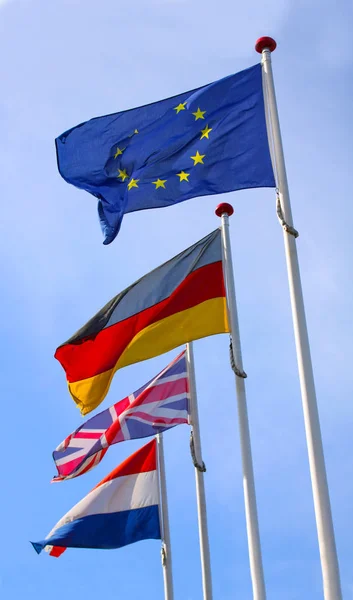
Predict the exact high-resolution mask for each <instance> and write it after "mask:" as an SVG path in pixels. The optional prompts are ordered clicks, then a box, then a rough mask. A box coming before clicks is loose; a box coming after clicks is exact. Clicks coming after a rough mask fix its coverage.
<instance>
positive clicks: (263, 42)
mask: <svg viewBox="0 0 353 600" xmlns="http://www.w3.org/2000/svg"><path fill="white" fill-rule="evenodd" d="M276 47H277V44H276V42H275V40H274V39H273V38H271V37H268V36H267V35H265V36H263V37H260V38H259V39H258V40H256V44H255V50H256V52H258V53H259V54H262V51H263V50H265V48H268V49H269V51H270V52H273V51H274V50H276Z"/></svg>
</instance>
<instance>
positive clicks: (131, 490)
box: [32, 440, 161, 557]
mask: <svg viewBox="0 0 353 600" xmlns="http://www.w3.org/2000/svg"><path fill="white" fill-rule="evenodd" d="M160 538H161V532H160V523H159V487H158V473H157V460H156V440H152V441H151V442H149V443H148V444H146V446H143V448H141V449H140V450H138V451H137V452H135V453H134V454H132V455H131V456H129V458H127V459H126V460H125V461H124V462H123V463H122V464H121V465H119V466H118V467H116V469H114V471H112V472H111V473H110V474H109V475H108V476H107V477H105V478H104V479H103V480H102V481H101V482H100V483H99V484H98V485H97V486H96V487H95V488H94V489H93V490H92V491H91V492H90V493H89V494H88V495H87V496H86V497H85V498H83V500H81V502H79V503H78V504H76V506H74V507H73V508H72V509H71V510H69V512H68V513H67V514H66V515H65V516H64V517H63V518H62V519H60V521H59V522H58V523H57V524H56V525H55V527H54V528H53V529H52V530H51V532H50V533H49V535H48V536H47V537H46V538H45V539H44V540H42V541H40V542H32V544H33V547H34V549H35V550H36V551H37V552H38V554H39V553H40V552H41V551H42V550H43V548H45V549H46V550H47V551H48V552H49V554H51V556H56V557H58V556H60V555H61V554H62V553H63V552H64V551H65V550H66V548H102V549H112V548H121V547H122V546H127V545H128V544H133V543H134V542H138V541H140V540H146V539H160Z"/></svg>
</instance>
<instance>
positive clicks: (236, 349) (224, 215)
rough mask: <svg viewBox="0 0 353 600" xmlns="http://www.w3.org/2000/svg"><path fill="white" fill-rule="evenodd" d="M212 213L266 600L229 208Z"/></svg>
mask: <svg viewBox="0 0 353 600" xmlns="http://www.w3.org/2000/svg"><path fill="white" fill-rule="evenodd" d="M215 212H216V215H217V216H218V217H221V220H222V242H223V269H224V274H225V281H226V287H227V305H228V315H229V324H230V332H231V339H232V355H233V356H232V358H233V359H234V363H235V365H234V367H233V370H234V372H235V386H236V393H237V404H238V419H239V432H240V446H241V456H242V464H243V488H244V503H245V516H246V528H247V534H248V547H249V559H250V572H251V581H252V589H253V600H266V589H265V580H264V573H263V566H262V555H261V543H260V533H259V523H258V516H257V506H256V494H255V481H254V469H253V462H252V454H251V442H250V430H249V420H248V410H247V405H246V391H245V377H246V374H245V373H244V371H243V361H242V354H241V345H240V332H239V322H238V311H237V303H236V295H235V285H234V273H233V261H232V252H231V246H230V237H229V217H230V216H231V215H232V214H233V212H234V211H233V207H232V206H231V205H230V204H227V203H226V202H223V203H222V204H219V205H218V206H217V208H216V211H215Z"/></svg>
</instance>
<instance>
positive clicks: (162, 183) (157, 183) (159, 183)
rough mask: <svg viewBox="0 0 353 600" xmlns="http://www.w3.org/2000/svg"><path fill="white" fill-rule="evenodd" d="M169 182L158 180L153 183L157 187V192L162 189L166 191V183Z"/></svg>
mask: <svg viewBox="0 0 353 600" xmlns="http://www.w3.org/2000/svg"><path fill="white" fill-rule="evenodd" d="M166 181H167V180H166V179H157V181H152V183H153V184H154V185H155V186H156V190H158V188H160V187H162V188H164V189H165V185H164V184H165V182H166Z"/></svg>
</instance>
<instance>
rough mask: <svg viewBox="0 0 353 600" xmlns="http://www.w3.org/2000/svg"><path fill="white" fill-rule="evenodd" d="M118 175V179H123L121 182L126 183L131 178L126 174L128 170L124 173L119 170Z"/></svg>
mask: <svg viewBox="0 0 353 600" xmlns="http://www.w3.org/2000/svg"><path fill="white" fill-rule="evenodd" d="M118 173H119V174H118V175H117V177H120V178H121V181H125V179H127V178H128V177H129V175H128V174H127V172H126V169H124V170H123V171H122V170H121V169H118Z"/></svg>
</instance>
